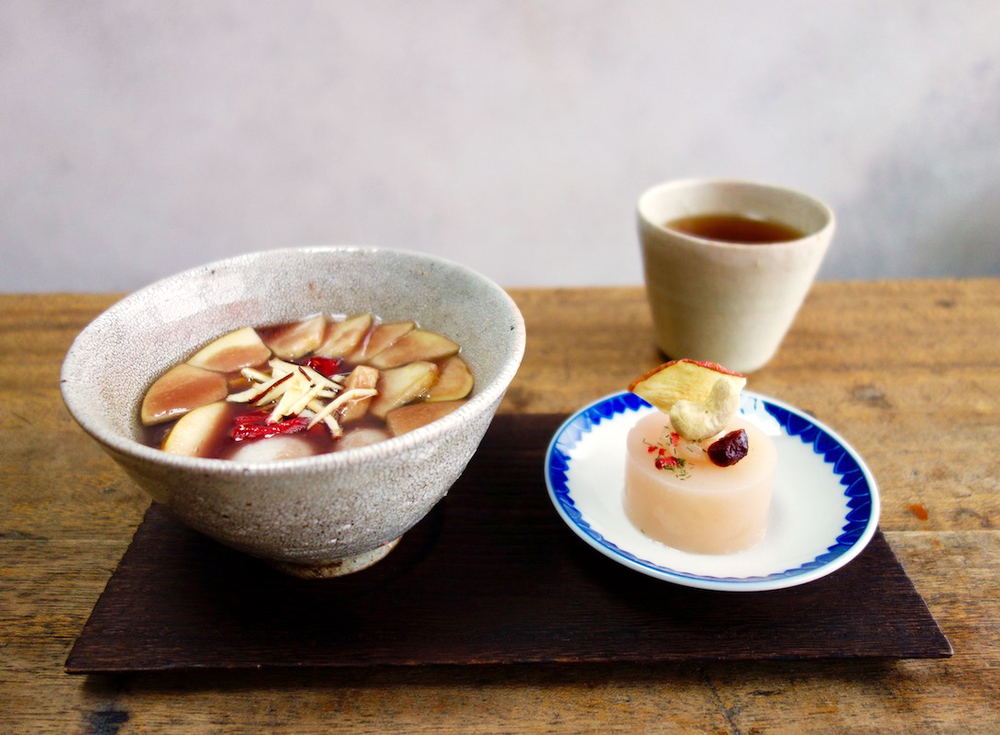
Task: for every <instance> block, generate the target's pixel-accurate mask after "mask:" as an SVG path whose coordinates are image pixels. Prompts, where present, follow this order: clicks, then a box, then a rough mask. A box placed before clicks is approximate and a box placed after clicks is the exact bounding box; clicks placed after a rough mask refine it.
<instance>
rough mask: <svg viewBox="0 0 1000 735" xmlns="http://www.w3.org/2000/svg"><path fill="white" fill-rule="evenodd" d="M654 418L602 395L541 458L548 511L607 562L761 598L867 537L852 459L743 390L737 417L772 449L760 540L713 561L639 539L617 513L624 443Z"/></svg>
mask: <svg viewBox="0 0 1000 735" xmlns="http://www.w3.org/2000/svg"><path fill="white" fill-rule="evenodd" d="M655 410H656V409H654V408H652V407H651V406H650V405H649V404H648V403H646V402H645V401H644V400H642V399H641V398H639V397H638V396H636V395H635V394H633V393H629V392H622V393H616V394H614V395H610V396H606V397H604V398H602V399H600V400H598V401H595V402H594V403H591V404H590V405H588V406H585V407H584V408H582V409H580V410H579V411H578V412H577V413H576V414H574V415H573V416H571V417H570V418H569V419H568V420H567V421H566V422H565V423H564V424H563V425H562V426H561V427H559V430H558V431H556V433H555V436H553V438H552V442H551V443H550V444H549V448H548V451H547V452H546V457H545V481H546V483H547V484H548V488H549V496H550V498H551V499H552V503H553V504H554V505H555V507H556V510H557V511H558V512H559V515H560V516H562V518H563V520H564V521H566V523H567V525H569V527H570V528H571V529H572V530H573V531H574V532H576V534H577V535H578V536H580V538H582V539H583V540H584V541H586V542H587V543H588V544H590V545H591V546H593V547H594V548H595V549H597V550H598V551H599V552H601V553H602V554H604V555H605V556H608V557H610V558H611V559H614V560H615V561H617V562H619V563H620V564H623V565H624V566H626V567H629V568H631V569H634V570H636V571H639V572H642V573H643V574H648V575H649V576H651V577H656V578H659V579H663V580H666V581H668V582H673V583H675V584H680V585H685V586H688V587H699V588H702V589H710V590H725V591H735V592H761V591H765V590H776V589H782V588H784V587H792V586H795V585H799V584H805V583H806V582H812V581H813V580H816V579H819V578H820V577H824V576H826V575H827V574H830V573H831V572H833V571H836V570H837V569H840V568H841V567H843V566H844V565H845V564H847V563H848V562H849V561H851V560H852V559H853V558H854V557H856V556H857V555H858V554H859V553H861V551H862V550H863V549H864V548H865V546H866V545H867V544H868V542H869V541H870V540H871V538H872V536H873V535H874V534H875V528H876V526H877V525H878V518H879V508H880V503H879V494H878V488H877V486H876V484H875V478H874V477H873V476H872V474H871V471H870V470H869V469H868V467H867V466H866V465H865V463H864V461H863V460H862V459H861V457H859V456H858V454H857V452H855V451H854V450H853V449H852V448H851V447H850V446H849V445H848V444H847V442H845V441H844V440H843V439H841V438H840V437H839V436H838V435H837V434H836V433H834V432H833V431H832V430H831V429H829V428H827V427H826V426H824V425H823V424H821V423H820V422H818V421H816V419H814V418H812V417H810V416H808V415H806V414H804V413H803V412H802V411H799V410H798V409H796V408H793V407H792V406H789V405H787V404H784V403H782V402H780V401H776V400H774V399H773V398H768V397H766V396H761V395H758V394H756V393H753V392H751V391H743V393H742V394H741V403H740V413H741V414H742V415H743V416H745V417H746V418H747V420H749V421H752V422H753V423H754V424H756V425H757V426H759V427H760V428H761V429H763V430H764V431H765V432H766V433H767V434H768V435H769V436H771V437H772V438H773V439H774V443H775V446H776V447H777V450H778V469H777V472H776V474H775V479H774V490H773V494H772V499H771V508H770V513H769V516H768V525H767V535H766V537H765V538H764V540H763V541H761V542H760V543H759V544H757V545H756V546H755V547H753V548H752V549H748V550H747V551H743V552H740V553H738V554H719V555H714V554H690V553H686V552H683V551H679V550H677V549H673V548H671V547H669V546H667V545H665V544H662V543H660V542H658V541H654V540H653V539H651V538H649V537H648V536H645V535H644V534H642V533H641V532H640V531H639V530H638V529H637V528H636V527H635V526H633V525H632V523H631V522H630V521H629V520H628V518H627V517H626V515H625V510H624V507H623V505H622V493H623V491H624V487H625V480H624V478H625V436H626V434H627V433H628V431H629V429H631V428H632V426H633V425H634V424H635V422H636V421H638V420H639V419H640V418H641V417H642V416H644V415H646V414H647V413H649V412H651V411H655Z"/></svg>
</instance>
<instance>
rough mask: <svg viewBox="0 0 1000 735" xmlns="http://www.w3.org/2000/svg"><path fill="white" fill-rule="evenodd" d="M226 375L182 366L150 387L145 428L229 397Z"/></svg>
mask: <svg viewBox="0 0 1000 735" xmlns="http://www.w3.org/2000/svg"><path fill="white" fill-rule="evenodd" d="M227 392H228V385H227V383H226V376H225V375H223V374H222V373H217V372H215V371H213V370H205V369H204V368H199V367H195V366H194V365H188V364H186V363H181V364H180V365H175V366H174V367H172V368H170V370H168V371H167V372H165V373H164V374H163V375H161V376H160V377H159V378H157V379H156V381H155V382H154V383H153V384H152V385H151V386H149V390H147V391H146V395H145V396H143V399H142V408H141V409H140V412H139V417H140V419H141V420H142V423H143V425H144V426H153V425H154V424H162V423H164V422H166V421H172V420H173V419H176V418H177V417H178V416H182V415H183V414H186V413H188V412H189V411H192V410H194V409H196V408H199V407H200V406H205V405H207V404H209V403H214V402H215V401H221V400H222V399H223V398H225V397H226V394H227Z"/></svg>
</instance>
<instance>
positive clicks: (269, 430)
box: [230, 413, 309, 441]
mask: <svg viewBox="0 0 1000 735" xmlns="http://www.w3.org/2000/svg"><path fill="white" fill-rule="evenodd" d="M233 423H234V424H235V425H234V426H233V430H232V431H231V432H230V436H232V437H233V440H234V441H244V440H247V439H267V438H268V437H271V436H277V435H278V434H294V433H295V432H297V431H305V430H306V428H307V427H308V426H309V421H308V420H307V419H305V418H303V417H301V416H296V417H295V418H291V419H285V420H284V421H275V422H274V423H273V424H269V423H267V416H266V415H263V414H259V413H252V414H245V415H243V416H237V417H236V419H235V420H234V422H233Z"/></svg>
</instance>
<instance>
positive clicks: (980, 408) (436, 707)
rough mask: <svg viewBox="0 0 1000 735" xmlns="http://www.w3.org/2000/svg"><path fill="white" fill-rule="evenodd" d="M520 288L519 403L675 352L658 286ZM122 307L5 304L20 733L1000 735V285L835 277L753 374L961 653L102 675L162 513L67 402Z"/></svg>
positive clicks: (8, 688)
mask: <svg viewBox="0 0 1000 735" xmlns="http://www.w3.org/2000/svg"><path fill="white" fill-rule="evenodd" d="M511 293H512V295H513V296H514V298H515V300H516V301H517V302H518V304H519V305H520V306H521V309H522V311H523V313H524V315H525V321H526V323H527V327H528V335H529V336H528V348H527V352H526V355H525V360H524V364H523V366H522V369H521V371H520V372H519V374H518V376H517V378H516V379H515V382H514V384H513V385H512V386H511V390H510V391H509V393H508V397H507V399H506V401H505V403H504V404H503V406H502V407H501V411H502V412H505V413H519V414H522V413H566V412H569V411H572V410H574V409H575V408H577V407H578V406H580V405H581V404H583V403H585V402H589V401H591V400H593V399H594V398H597V397H600V396H602V395H605V394H607V393H611V392H613V391H616V390H619V389H620V388H621V387H622V386H623V385H625V384H626V383H627V382H628V381H629V380H630V379H631V378H632V377H634V375H636V374H638V373H641V372H642V371H644V370H645V369H648V368H649V367H652V366H653V365H655V364H657V362H659V361H660V360H661V359H662V356H661V355H659V354H658V352H657V351H656V349H655V348H654V347H653V343H652V329H651V326H650V321H649V317H648V313H647V311H646V306H645V303H644V295H643V291H642V289H641V288H608V289H516V290H512V291H511ZM114 300H115V297H114V296H110V295H76V294H73V295H32V296H21V295H2V296H0V433H2V443H0V468H2V472H3V474H2V479H0V483H2V485H0V488H2V489H0V732H2V733H85V734H88V735H89V734H90V733H94V734H98V733H99V734H100V735H108V734H111V733H133V732H150V733H152V732H171V733H179V732H185V733H186V732H192V733H246V732H267V733H320V732H323V733H329V732H362V733H365V732H371V733H375V732H378V733H383V732H424V733H432V732H433V733H441V732H462V733H492V732H566V733H578V732H602V733H619V732H621V733H625V732H708V733H770V732H787V733H802V732H845V733H846V732H859V731H877V732H911V731H916V732H956V733H959V732H961V733H966V732H974V733H979V732H982V733H991V732H998V731H1000V707H998V701H1000V676H998V675H997V672H998V671H1000V531H998V519H1000V461H998V456H1000V455H998V454H997V447H998V446H1000V281H997V280H968V281H951V280H947V281H945V280H935V281H905V282H902V281H897V282H850V283H820V284H817V285H816V286H815V287H814V289H813V291H812V293H811V294H810V296H809V297H808V299H807V301H806V304H805V305H804V307H803V310H802V312H801V313H800V315H799V317H798V319H797V321H796V323H795V325H794V326H793V328H792V331H791V332H790V334H789V335H788V337H787V339H786V341H785V343H784V345H783V346H782V349H781V350H780V352H779V353H778V355H777V356H776V357H775V359H774V360H773V361H772V362H771V363H770V364H769V365H768V366H767V367H766V368H764V369H762V370H761V371H759V372H757V373H755V374H754V375H752V376H751V377H750V381H749V387H750V388H751V389H752V390H755V391H757V392H760V393H764V394H766V395H771V396H774V397H776V398H779V399H781V400H784V401H787V402H789V403H791V404H793V405H796V406H798V407H799V408H801V409H803V410H807V411H809V412H810V413H812V414H814V415H816V416H817V417H818V418H819V419H820V420H822V421H823V422H824V423H827V424H829V425H830V426H832V427H834V428H835V429H836V430H837V431H838V432H839V433H840V434H842V435H843V436H844V438H845V439H846V440H847V441H849V442H850V443H851V444H852V445H853V446H854V447H855V448H856V449H857V450H858V451H859V452H860V453H861V455H862V456H864V457H865V459H866V461H867V462H868V464H869V466H870V467H871V469H872V471H873V472H874V474H875V476H876V478H877V479H878V482H879V485H880V488H881V491H882V496H883V508H882V522H881V528H882V531H883V532H884V535H885V538H886V539H887V541H888V542H889V544H890V546H891V547H892V549H893V550H894V551H895V553H896V555H897V556H898V558H899V559H900V561H901V562H902V564H903V566H904V567H905V569H906V571H907V573H908V575H909V577H910V578H911V579H912V580H913V582H914V584H915V586H916V589H917V590H918V591H919V592H920V594H921V595H922V596H923V598H924V599H925V600H926V601H927V604H928V607H929V608H930V610H931V612H932V614H933V615H934V617H935V618H936V619H937V620H938V622H939V623H940V624H941V627H942V628H943V630H944V632H945V633H946V634H947V636H948V637H949V639H950V640H951V643H952V644H953V646H954V650H955V653H954V656H953V657H952V658H949V659H938V660H904V661H877V660H875V661H873V660H854V661H834V662H831V661H815V662H777V661H763V662H735V663H734V662H710V663H664V664H656V665H645V664H642V665H640V664H633V663H616V664H587V663H585V664H578V665H565V664H548V665H545V664H532V665H515V666H508V665H493V666H491V665H487V666H482V667H475V668H473V669H471V670H470V669H468V668H466V667H449V666H433V667H417V668H412V667H405V668H399V667H374V668H369V669H361V670H350V671H342V670H324V671H316V670H287V671H245V672H228V673H220V672H209V671H202V672H190V671H185V672H175V673H169V672H167V673H157V674H141V675H129V676H89V677H80V676H72V675H68V674H66V673H65V671H64V669H63V666H64V662H65V660H66V657H67V654H68V652H69V650H70V648H71V646H72V645H73V643H74V641H75V640H76V637H77V636H78V635H79V633H80V631H81V630H82V628H83V625H84V623H85V621H86V620H87V617H88V616H89V614H90V612H91V609H92V608H93V606H94V603H95V602H96V600H97V599H98V597H99V595H100V593H101V591H102V589H103V588H104V585H105V583H106V582H107V580H108V578H109V577H110V575H111V573H112V571H113V570H114V568H115V565H116V564H117V563H118V560H119V559H120V558H121V556H122V554H123V553H124V551H125V550H126V548H127V547H128V545H129V541H130V539H131V536H132V533H133V532H134V530H135V529H136V527H137V526H138V525H139V523H140V521H141V519H142V516H143V513H144V512H145V510H146V508H147V507H148V504H149V501H148V499H147V498H146V497H145V496H144V495H143V494H142V493H141V492H140V491H139V490H137V489H136V488H135V486H134V485H132V483H131V482H130V481H129V480H128V479H127V478H125V477H124V475H123V474H122V473H121V472H120V471H118V470H117V468H116V467H115V466H114V464H113V463H112V462H111V461H110V460H109V459H107V458H106V457H105V456H104V455H103V454H102V453H101V451H100V450H99V449H98V448H97V447H96V445H95V444H94V443H93V442H92V441H91V440H90V439H89V438H88V437H86V436H85V435H84V434H83V432H82V431H80V430H79V428H78V427H77V426H76V425H75V424H74V423H73V422H72V420H71V419H70V418H69V416H68V414H67V412H66V411H65V409H64V408H63V406H62V402H61V398H60V395H59V383H58V373H59V366H60V363H61V361H62V358H63V356H64V354H65V351H66V349H67V348H68V347H69V344H70V342H71V341H72V339H73V337H74V336H75V334H76V333H77V332H78V331H79V330H80V329H81V328H82V327H83V326H84V325H85V324H86V323H87V322H88V321H89V320H90V319H92V318H93V317H94V316H96V314H97V313H99V312H100V310H102V309H103V308H105V307H106V306H108V305H110V304H111V303H112V302H113V301H114ZM878 594H879V590H878V589H868V588H863V587H862V588H859V589H858V590H857V591H856V595H857V598H858V599H859V601H862V602H863V601H864V600H865V599H866V598H870V597H871V596H874V595H878ZM540 604H541V603H540Z"/></svg>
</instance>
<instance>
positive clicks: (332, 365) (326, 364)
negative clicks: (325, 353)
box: [304, 356, 341, 378]
mask: <svg viewBox="0 0 1000 735" xmlns="http://www.w3.org/2000/svg"><path fill="white" fill-rule="evenodd" d="M340 363H341V359H340V358H339V357H319V356H313V357H310V358H309V359H308V360H306V361H305V363H304V364H305V366H306V367H310V368H312V369H313V370H315V371H316V372H317V373H319V374H320V375H322V376H323V377H324V378H332V377H333V376H334V375H336V374H337V369H338V368H339V367H340Z"/></svg>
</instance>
